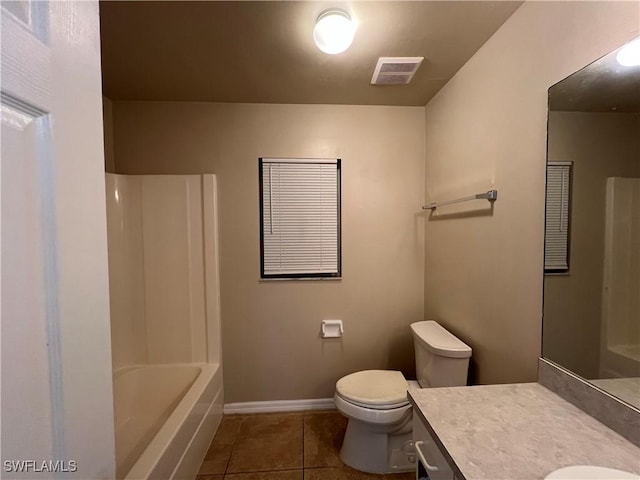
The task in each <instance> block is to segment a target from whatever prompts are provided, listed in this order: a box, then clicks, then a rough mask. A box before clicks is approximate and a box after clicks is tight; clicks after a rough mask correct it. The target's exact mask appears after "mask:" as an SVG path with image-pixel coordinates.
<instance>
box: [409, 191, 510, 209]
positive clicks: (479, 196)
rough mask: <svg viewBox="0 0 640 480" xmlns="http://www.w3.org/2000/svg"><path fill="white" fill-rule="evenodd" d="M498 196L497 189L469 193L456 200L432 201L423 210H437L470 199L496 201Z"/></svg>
mask: <svg viewBox="0 0 640 480" xmlns="http://www.w3.org/2000/svg"><path fill="white" fill-rule="evenodd" d="M497 198H498V191H497V190H489V191H488V192H484V193H476V194H475V195H469V196H468V197H462V198H456V199H455V200H447V201H446V202H431V203H430V204H429V205H423V206H422V209H423V210H435V209H436V208H438V207H442V206H443V205H450V204H452V203H460V202H468V201H469V200H489V201H490V202H495V201H496V200H497Z"/></svg>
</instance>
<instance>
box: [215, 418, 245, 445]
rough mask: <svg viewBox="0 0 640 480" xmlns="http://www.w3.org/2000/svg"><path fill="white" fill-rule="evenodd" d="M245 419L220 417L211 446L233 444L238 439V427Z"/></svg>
mask: <svg viewBox="0 0 640 480" xmlns="http://www.w3.org/2000/svg"><path fill="white" fill-rule="evenodd" d="M245 418H246V416H245V415H225V416H224V417H222V422H220V426H219V427H218V430H217V431H216V435H215V437H213V441H212V442H211V444H212V445H213V444H217V445H222V444H233V442H235V441H236V438H237V437H238V432H240V426H241V425H242V422H243V421H244V419H245Z"/></svg>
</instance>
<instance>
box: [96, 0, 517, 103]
mask: <svg viewBox="0 0 640 480" xmlns="http://www.w3.org/2000/svg"><path fill="white" fill-rule="evenodd" d="M521 3H522V2H521V1H469V2H467V1H409V2H404V1H369V2H349V3H345V2H330V1H322V2H317V1H278V2H276V1H235V2H202V1H200V2H190V1H160V2H155V1H122V2H100V17H101V35H102V67H103V86H104V93H105V95H106V96H107V97H109V98H111V99H114V100H163V101H210V102H256V103H326V104H361V105H425V104H426V103H427V102H428V101H429V100H430V99H431V98H432V97H433V96H434V95H435V94H436V93H437V91H438V90H439V89H440V88H442V86H443V85H444V84H445V83H446V82H447V81H448V80H449V79H450V78H451V77H452V76H453V75H454V74H455V72H456V71H457V70H458V69H459V68H460V67H461V66H462V65H464V63H465V62H466V61H467V60H468V59H469V58H470V57H471V56H473V54H474V53H475V52H476V51H477V50H478V49H479V48H480V47H481V46H482V44H483V43H484V42H485V41H486V40H487V39H488V38H489V37H491V35H492V34H493V33H494V32H495V31H496V30H497V29H498V28H499V27H500V25H502V24H503V23H504V21H505V20H506V19H507V18H508V17H509V16H510V15H511V14H512V13H513V12H514V11H515V10H516V9H517V8H518V7H519V6H520V4H521ZM330 7H340V8H343V9H344V10H346V11H348V12H349V13H350V14H351V16H352V17H353V18H355V19H356V21H357V22H358V30H357V32H356V37H355V40H354V42H353V45H352V46H351V48H350V49H349V50H347V51H346V52H345V53H343V54H340V55H335V56H334V55H326V54H324V53H322V52H320V51H319V50H318V49H317V48H316V47H315V45H314V44H313V39H312V29H313V25H314V23H315V19H316V18H317V16H318V15H319V14H320V13H321V12H322V11H324V10H325V9H327V8H330ZM381 56H410V57H413V56H422V57H425V60H424V62H423V63H422V65H421V67H420V68H419V69H418V72H417V73H416V75H415V77H414V79H413V81H412V82H411V84H409V85H403V86H376V85H370V84H369V82H370V80H371V75H372V73H373V70H374V68H375V65H376V62H377V59H378V57H381Z"/></svg>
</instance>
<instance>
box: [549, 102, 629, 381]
mask: <svg viewBox="0 0 640 480" xmlns="http://www.w3.org/2000/svg"><path fill="white" fill-rule="evenodd" d="M548 149H549V160H550V161H571V162H574V164H573V188H572V195H571V248H570V255H571V259H570V271H569V274H568V275H547V276H545V279H544V329H543V332H544V335H543V343H544V356H545V357H547V358H549V359H551V360H553V361H555V362H558V363H559V364H561V365H564V366H566V367H568V368H570V369H571V370H572V371H574V372H576V373H578V374H580V375H582V376H584V377H585V378H597V377H598V373H599V356H600V355H599V354H600V325H601V322H600V320H601V315H602V277H603V272H604V218H605V195H606V179H607V177H638V176H640V115H638V114H632V113H582V112H550V114H549V144H548ZM567 345H571V348H567Z"/></svg>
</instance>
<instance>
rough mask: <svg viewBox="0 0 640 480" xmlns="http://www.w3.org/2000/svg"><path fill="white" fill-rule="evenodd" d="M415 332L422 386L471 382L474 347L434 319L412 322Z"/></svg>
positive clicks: (415, 346)
mask: <svg viewBox="0 0 640 480" xmlns="http://www.w3.org/2000/svg"><path fill="white" fill-rule="evenodd" d="M411 332H412V333H413V344H414V348H415V355H416V376H417V379H418V383H419V384H420V386H421V387H422V388H428V387H457V386H462V385H466V384H467V372H468V371H469V358H470V357H471V347H469V346H468V345H467V344H465V343H464V342H463V341H462V340H460V339H459V338H457V337H456V336H455V335H453V334H451V333H450V332H449V331H447V330H445V329H444V328H443V327H442V326H440V325H439V324H438V323H436V322H434V321H433V320H426V321H424V322H416V323H412V324H411Z"/></svg>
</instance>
